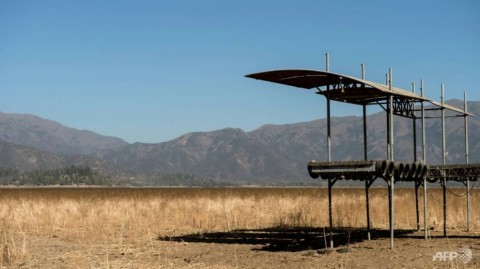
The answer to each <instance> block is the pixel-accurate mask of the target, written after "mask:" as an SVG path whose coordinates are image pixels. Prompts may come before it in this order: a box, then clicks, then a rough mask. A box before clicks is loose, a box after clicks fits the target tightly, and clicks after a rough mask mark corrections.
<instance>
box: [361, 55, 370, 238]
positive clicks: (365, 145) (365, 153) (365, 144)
mask: <svg viewBox="0 0 480 269" xmlns="http://www.w3.org/2000/svg"><path fill="white" fill-rule="evenodd" d="M362 80H365V65H364V64H362ZM363 158H364V160H365V161H366V160H368V139H367V105H366V104H363ZM370 180H371V179H367V180H365V199H366V203H367V204H366V209H367V239H368V240H370V239H371V235H370V230H371V227H370V197H369V196H370V195H369V188H370Z"/></svg>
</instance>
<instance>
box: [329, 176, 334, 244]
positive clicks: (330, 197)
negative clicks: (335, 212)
mask: <svg viewBox="0 0 480 269" xmlns="http://www.w3.org/2000/svg"><path fill="white" fill-rule="evenodd" d="M332 186H333V182H332V179H330V178H329V179H328V225H329V233H330V248H333V231H332V226H333V220H332Z"/></svg>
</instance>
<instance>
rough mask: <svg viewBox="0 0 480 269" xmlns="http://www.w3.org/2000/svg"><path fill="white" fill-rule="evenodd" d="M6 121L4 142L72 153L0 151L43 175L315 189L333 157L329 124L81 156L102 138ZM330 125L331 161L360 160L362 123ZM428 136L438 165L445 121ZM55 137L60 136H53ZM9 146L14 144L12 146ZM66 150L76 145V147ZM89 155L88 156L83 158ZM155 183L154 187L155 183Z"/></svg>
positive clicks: (478, 124)
mask: <svg viewBox="0 0 480 269" xmlns="http://www.w3.org/2000/svg"><path fill="white" fill-rule="evenodd" d="M447 103H449V104H453V105H456V106H457V107H462V106H463V102H462V101H460V100H449V101H448V102H447ZM469 112H472V113H474V114H476V113H480V102H478V101H476V102H469ZM447 115H448V113H447ZM34 117H35V116H34ZM4 118H5V117H2V114H0V141H1V140H4V139H3V138H4V137H12V136H14V135H15V134H16V133H18V130H21V129H22V128H23V129H24V130H26V131H27V132H30V133H32V132H33V133H34V134H36V136H35V135H31V134H30V135H29V136H25V137H26V138H29V137H33V138H34V139H33V141H34V142H35V141H45V139H47V140H48V139H51V141H47V143H46V144H47V145H57V146H58V147H60V146H61V145H63V143H66V144H67V146H68V147H67V149H68V150H59V149H58V148H57V147H50V148H48V147H47V149H50V151H47V150H44V149H43V148H40V149H38V148H36V150H38V151H40V152H42V150H43V151H45V152H46V153H45V152H44V153H39V152H36V151H28V150H26V149H25V148H20V149H16V150H13V149H9V150H6V149H7V148H8V147H7V146H2V147H1V148H0V152H1V153H2V155H3V156H2V158H9V156H11V157H10V160H16V161H17V163H16V164H12V163H11V162H8V160H7V159H5V160H2V159H0V160H2V165H8V166H15V167H24V168H29V169H32V168H36V169H38V168H42V165H43V166H44V168H49V167H57V166H58V165H75V164H84V165H92V166H93V167H94V168H95V169H97V170H99V171H102V172H104V173H107V174H109V175H111V176H112V177H122V178H133V179H134V180H141V179H142V178H150V179H152V178H155V177H162V178H166V180H167V181H165V182H168V178H169V177H172V175H175V177H177V176H178V175H190V176H194V177H198V178H204V179H208V180H222V181H225V182H230V183H232V184H234V183H235V184H236V183H240V184H241V183H242V182H243V183H248V184H267V185H275V184H281V183H282V182H293V183H299V184H303V183H305V182H312V180H311V179H310V178H309V176H308V173H307V171H306V163H307V162H308V161H309V160H317V161H326V155H327V154H326V119H317V120H313V121H308V122H300V123H291V124H284V125H274V124H266V125H263V126H260V127H259V128H257V129H255V130H252V131H250V132H245V131H244V130H242V129H238V128H224V129H220V130H215V131H211V132H192V133H187V134H184V135H181V136H179V137H177V138H175V139H172V140H170V141H165V142H161V143H140V142H137V143H133V144H129V143H127V142H125V141H123V140H121V139H117V138H112V137H104V136H100V135H98V136H99V137H100V138H101V139H100V142H99V141H96V143H93V144H92V145H90V147H89V148H88V150H85V149H82V150H76V148H78V147H81V145H83V144H85V143H88V141H89V139H91V137H96V136H95V135H97V134H95V135H93V136H90V137H89V138H82V139H80V142H78V141H75V139H73V138H72V137H78V136H80V137H81V135H80V133H78V132H81V131H79V130H76V129H73V128H70V129H69V132H73V133H74V134H73V135H72V134H70V133H69V132H67V134H68V135H67V137H69V138H70V139H65V138H62V137H57V136H58V132H54V129H53V128H51V127H49V128H47V127H42V126H40V127H41V128H40V127H39V126H38V125H39V124H37V125H34V126H32V127H28V124H27V123H28V122H29V121H23V123H21V124H20V126H21V128H20V127H17V128H10V129H11V130H13V132H11V133H8V132H7V131H8V129H6V128H4V126H9V125H8V124H5V123H3V122H2V120H3V119H4ZM20 119H22V117H20ZM40 119H41V118H40ZM25 122H27V123H25ZM40 122H41V123H46V124H47V125H48V124H50V125H51V124H53V123H52V122H53V121H52V122H48V121H46V122H44V121H40ZM331 122H332V160H362V159H363V128H362V118H361V117H358V116H346V117H332V119H331ZM385 123H386V117H385V113H384V112H377V113H373V114H371V115H369V116H368V119H367V132H368V158H369V159H381V158H385V157H386V152H385V148H386V128H385ZM22 124H23V125H22ZM416 124H417V152H416V154H415V155H416V156H417V158H420V157H421V155H422V154H421V131H420V130H421V126H420V121H419V120H418V121H417V122H416ZM60 125H61V124H60ZM412 125H413V122H412V120H411V119H406V118H402V117H395V120H394V132H395V147H394V153H395V160H397V161H411V160H412V159H413V158H414V154H413V152H412V150H413V145H412V143H413V142H412V137H413V134H412ZM469 125H470V130H469V134H470V151H471V153H472V154H471V157H470V160H471V162H480V156H476V155H475V154H474V152H479V151H478V150H479V149H480V139H479V138H477V136H475V135H474V134H476V133H478V132H479V131H480V119H477V117H471V118H470V121H469ZM61 126H63V125H61ZM446 126H447V151H448V156H447V158H448V159H447V163H463V162H464V158H465V157H464V145H463V135H464V133H463V120H461V119H458V118H447V120H446ZM13 127H15V126H13ZM63 127H65V126H63ZM2 128H3V129H2ZM58 128H61V127H58ZM65 128H69V127H65ZM39 130H40V131H44V132H45V133H44V134H43V136H40V135H39V134H38V132H39ZM72 130H73V131H72ZM75 130H76V131H75ZM426 130H427V163H429V164H436V163H440V162H441V122H440V120H438V119H429V120H428V121H427V122H426ZM50 132H53V133H54V134H53V135H52V134H51V133H50ZM60 133H61V132H60ZM92 133H93V132H92ZM26 138H24V140H21V139H17V140H16V141H17V142H22V141H23V143H25V144H27V145H18V146H19V147H30V148H31V147H32V145H33V146H35V145H36V144H35V143H33V142H31V141H26V140H25V139H26ZM35 138H36V139H37V140H35ZM42 139H43V140H42ZM11 140H12V139H11ZM58 140H60V142H59V141H58ZM25 141H26V142H28V143H26V142H25ZM7 142H8V143H11V142H10V141H7ZM7 142H2V143H7ZM68 143H71V145H69V144H68ZM0 145H3V144H0ZM13 145H15V144H13ZM59 145H60V146H59ZM14 152H17V153H18V152H20V153H21V154H23V155H25V156H24V157H18V156H15V155H14V154H13V153H14ZM62 152H67V153H62ZM85 152H88V153H87V154H85ZM21 154H20V155H21ZM42 154H43V155H42ZM52 154H53V155H52ZM29 156H30V157H31V156H34V157H35V156H37V157H35V158H37V163H38V165H37V166H36V167H33V166H32V164H31V163H29V162H28V160H29ZM42 156H43V157H42ZM68 156H69V157H68ZM72 156H75V157H72ZM38 158H45V159H48V160H50V161H51V162H52V164H49V163H44V164H43V163H42V162H39V161H38ZM181 177H183V176H181ZM150 181H151V182H153V181H155V180H150Z"/></svg>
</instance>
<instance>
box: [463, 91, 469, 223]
mask: <svg viewBox="0 0 480 269" xmlns="http://www.w3.org/2000/svg"><path fill="white" fill-rule="evenodd" d="M463 108H464V110H465V115H464V123H465V164H468V163H469V159H468V115H467V112H468V108H467V93H466V92H464V93H463ZM466 180H467V232H470V179H469V178H466Z"/></svg>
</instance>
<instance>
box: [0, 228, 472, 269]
mask: <svg viewBox="0 0 480 269" xmlns="http://www.w3.org/2000/svg"><path fill="white" fill-rule="evenodd" d="M290 232H292V231H290ZM296 232H298V233H299V234H296V235H295V236H294V237H292V236H291V235H292V234H290V236H289V234H288V231H280V233H279V234H278V233H274V234H273V236H270V237H269V236H268V235H272V234H271V233H269V232H268V231H262V233H264V234H263V236H261V235H259V234H255V235H250V234H251V233H252V231H244V232H230V233H228V232H226V233H214V234H195V235H179V236H176V237H175V236H173V235H172V237H168V236H167V237H163V238H159V237H158V235H154V234H149V235H145V238H130V237H129V235H128V234H124V235H123V236H122V237H121V239H119V238H117V239H115V241H109V239H107V238H105V239H104V240H91V239H88V238H82V236H81V234H77V235H75V234H71V233H66V234H64V233H62V232H59V233H58V234H55V235H54V236H50V237H33V238H32V237H30V239H29V240H28V242H27V245H28V251H27V253H28V254H27V255H25V256H24V257H22V258H20V259H16V260H15V261H14V262H13V263H12V264H10V265H4V268H480V234H473V235H472V233H469V234H468V235H466V234H465V233H461V232H452V233H450V234H449V237H448V238H443V237H441V234H440V233H433V234H432V237H431V238H430V239H428V240H425V239H424V238H423V233H419V232H415V233H408V234H404V235H399V238H396V239H395V241H394V243H395V246H394V250H390V243H389V238H384V237H378V238H376V239H373V240H370V241H368V240H366V241H359V242H351V243H350V244H348V243H347V244H343V245H340V246H337V247H336V248H335V249H333V250H330V249H329V250H325V249H324V248H320V249H316V248H314V244H315V243H318V244H319V246H323V241H324V238H323V237H320V238H317V237H316V236H309V235H308V234H303V236H302V234H301V233H300V232H299V231H296ZM242 233H243V234H242ZM253 233H255V232H253ZM282 233H283V234H282ZM292 233H293V232H292ZM310 233H311V234H314V233H315V232H312V231H310ZM279 240H283V241H284V242H278V241H279ZM315 240H319V241H320V242H315ZM302 241H303V242H302ZM305 241H308V242H307V243H304V242H305ZM462 246H467V247H468V248H469V249H470V250H471V251H472V253H473V257H472V259H471V260H470V261H469V262H468V263H463V262H462V261H461V260H459V259H458V257H456V258H454V259H452V260H451V261H450V260H449V258H450V256H448V255H449V254H450V252H455V253H456V252H458V250H459V248H460V247H462ZM309 248H312V249H309ZM439 251H440V252H446V253H447V256H445V258H446V261H442V260H440V259H438V258H437V260H436V261H433V258H434V256H435V255H437V252H439ZM452 258H453V256H452Z"/></svg>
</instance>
